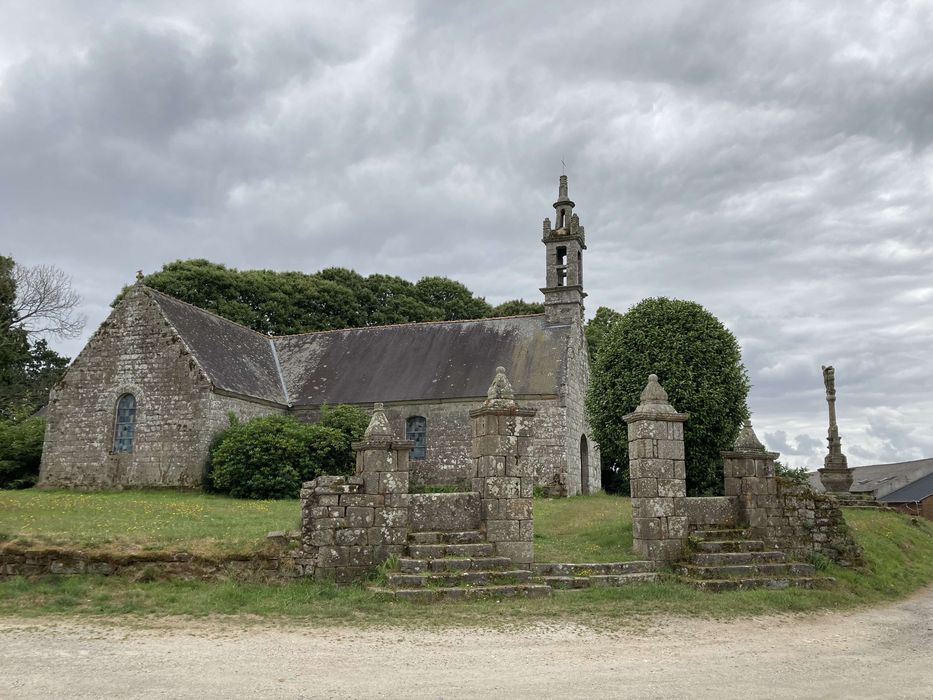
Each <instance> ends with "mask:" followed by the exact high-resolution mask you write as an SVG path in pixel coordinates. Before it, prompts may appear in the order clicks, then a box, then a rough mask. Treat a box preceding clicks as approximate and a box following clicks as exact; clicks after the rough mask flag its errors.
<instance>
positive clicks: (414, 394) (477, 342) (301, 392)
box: [275, 314, 570, 405]
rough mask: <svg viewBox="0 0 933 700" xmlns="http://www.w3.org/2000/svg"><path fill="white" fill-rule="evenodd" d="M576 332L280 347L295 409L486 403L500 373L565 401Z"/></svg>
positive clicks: (460, 332) (339, 338) (482, 329)
mask: <svg viewBox="0 0 933 700" xmlns="http://www.w3.org/2000/svg"><path fill="white" fill-rule="evenodd" d="M569 332H570V327H569V326H548V325H547V323H546V321H545V318H544V315H543V314H537V315H533V316H515V317H509V318H497V319H481V320H477V321H445V322H438V323H409V324H403V325H397V326H381V327H373V328H349V329H345V330H339V331H324V332H321V333H308V334H305V335H294V336H284V337H279V338H276V339H275V345H276V348H277V349H278V352H279V360H280V362H281V364H282V370H283V373H284V375H285V382H286V386H287V387H288V393H289V395H290V396H291V398H292V402H293V404H295V405H302V404H304V405H316V404H320V403H323V402H327V403H331V404H333V403H370V402H373V401H413V400H437V399H450V398H463V397H482V396H485V395H486V390H487V389H488V388H489V382H490V381H492V377H493V376H494V374H495V371H496V367H497V366H502V367H505V371H506V374H507V375H508V377H509V380H510V381H511V382H512V386H513V388H514V389H515V392H516V394H519V395H557V394H558V393H559V392H560V389H561V385H562V384H563V382H564V373H565V367H564V362H565V359H566V357H565V356H566V348H567V342H568V336H569Z"/></svg>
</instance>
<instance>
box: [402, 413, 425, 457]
mask: <svg viewBox="0 0 933 700" xmlns="http://www.w3.org/2000/svg"><path fill="white" fill-rule="evenodd" d="M405 438H406V439H408V440H414V441H415V446H414V447H413V448H411V452H410V454H409V458H410V459H424V457H425V454H426V453H427V450H428V422H427V421H426V420H425V419H424V416H411V417H410V418H409V419H408V420H406V421H405Z"/></svg>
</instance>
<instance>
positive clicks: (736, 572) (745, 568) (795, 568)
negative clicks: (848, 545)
mask: <svg viewBox="0 0 933 700" xmlns="http://www.w3.org/2000/svg"><path fill="white" fill-rule="evenodd" d="M675 572H676V573H678V574H680V575H681V576H686V577H688V578H690V579H707V580H722V579H742V580H746V579H753V578H792V577H806V576H813V575H814V574H815V573H816V569H815V568H814V567H813V565H812V564H801V563H799V562H793V563H790V564H787V563H784V564H727V565H719V566H708V565H699V564H696V563H691V564H685V565H681V566H678V567H675Z"/></svg>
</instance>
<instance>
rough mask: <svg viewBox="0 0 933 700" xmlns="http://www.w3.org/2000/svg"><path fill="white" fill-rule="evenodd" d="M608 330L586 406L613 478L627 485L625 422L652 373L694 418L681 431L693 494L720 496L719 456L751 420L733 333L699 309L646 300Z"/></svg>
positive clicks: (685, 303) (676, 404)
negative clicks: (682, 431)
mask: <svg viewBox="0 0 933 700" xmlns="http://www.w3.org/2000/svg"><path fill="white" fill-rule="evenodd" d="M604 316H605V317H606V318H609V317H610V314H604ZM607 325H608V329H607V330H606V332H605V334H604V336H603V337H602V338H601V340H600V341H599V344H598V348H599V350H598V352H597V354H596V360H595V363H594V366H593V369H592V377H591V381H590V388H589V393H588V396H587V409H588V411H589V415H590V421H591V423H592V425H593V430H594V433H595V436H596V439H597V440H598V442H599V444H600V448H601V450H602V457H603V464H604V468H607V469H608V470H609V472H610V473H609V474H607V476H608V477H609V479H608V481H609V482H612V481H613V480H615V482H616V484H617V485H622V486H623V487H624V488H627V486H628V439H627V431H626V425H625V421H624V420H622V417H623V416H624V415H625V414H627V413H631V412H632V411H633V410H634V409H635V408H636V406H637V405H638V401H639V396H640V394H641V391H642V389H644V387H645V384H646V383H647V380H648V375H649V374H651V373H655V374H657V375H658V377H659V379H660V381H661V384H662V386H663V387H664V388H665V389H666V390H667V393H668V396H669V397H670V400H671V403H672V404H673V406H674V408H676V409H677V410H678V411H681V412H686V413H689V414H690V419H689V420H688V421H687V422H686V424H685V427H684V443H685V448H686V452H687V491H688V493H690V494H691V495H699V494H711V493H718V492H719V491H720V490H721V482H722V478H721V476H722V462H721V458H720V454H719V453H720V452H721V451H722V450H726V449H729V448H730V447H731V446H732V445H733V444H734V442H735V438H736V437H737V435H738V431H739V428H740V426H741V423H742V421H743V420H744V419H745V418H746V417H747V416H748V408H747V405H746V399H747V397H748V390H749V382H748V375H747V374H746V371H745V367H744V366H743V365H742V355H741V350H740V349H739V344H738V342H737V341H736V339H735V336H733V335H732V333H731V332H730V331H729V330H728V329H727V328H726V327H725V326H723V324H722V323H721V322H720V321H719V320H718V319H717V318H716V317H715V316H713V315H712V314H711V313H709V311H707V310H706V309H704V308H703V307H702V306H700V305H699V304H696V303H694V302H690V301H681V300H677V299H666V298H656V299H645V300H644V301H642V302H640V303H639V304H636V305H635V306H633V307H632V308H631V309H629V310H628V312H626V313H625V314H623V315H621V316H620V317H619V318H617V319H615V320H614V321H612V322H611V323H608V324H607ZM620 482H621V483H620Z"/></svg>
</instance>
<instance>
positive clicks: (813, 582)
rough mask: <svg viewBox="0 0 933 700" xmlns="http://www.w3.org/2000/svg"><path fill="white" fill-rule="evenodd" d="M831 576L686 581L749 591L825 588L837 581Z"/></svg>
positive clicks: (711, 589) (714, 588) (698, 585)
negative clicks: (759, 589) (758, 589)
mask: <svg viewBox="0 0 933 700" xmlns="http://www.w3.org/2000/svg"><path fill="white" fill-rule="evenodd" d="M835 581H836V580H835V579H834V578H832V577H830V576H820V577H811V576H796V577H785V578H780V577H774V578H772V577H753V578H728V579H688V580H687V581H686V583H688V584H690V585H691V586H693V587H694V588H696V589H698V590H701V591H709V592H712V593H720V592H722V591H749V590H753V589H756V588H767V589H770V590H782V589H785V588H823V587H826V586H831V585H832V584H834V583H835Z"/></svg>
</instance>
